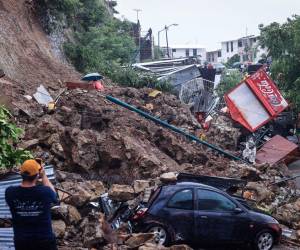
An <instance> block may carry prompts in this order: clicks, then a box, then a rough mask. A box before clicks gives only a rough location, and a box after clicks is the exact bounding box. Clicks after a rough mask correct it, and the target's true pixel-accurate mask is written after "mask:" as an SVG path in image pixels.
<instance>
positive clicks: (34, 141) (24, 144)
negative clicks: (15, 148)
mask: <svg viewBox="0 0 300 250" xmlns="http://www.w3.org/2000/svg"><path fill="white" fill-rule="evenodd" d="M39 142H40V140H39V139H32V140H29V141H24V142H22V143H21V144H20V145H19V147H20V148H23V149H31V148H33V147H35V146H37V145H38V144H39Z"/></svg>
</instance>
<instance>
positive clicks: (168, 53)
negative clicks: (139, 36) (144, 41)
mask: <svg viewBox="0 0 300 250" xmlns="http://www.w3.org/2000/svg"><path fill="white" fill-rule="evenodd" d="M171 26H178V24H177V23H173V24H171V25H168V26H167V25H165V27H164V28H163V29H162V30H160V31H158V33H157V41H158V49H159V50H160V32H163V31H166V42H167V55H168V57H170V51H169V37H168V30H169V28H170V27H171Z"/></svg>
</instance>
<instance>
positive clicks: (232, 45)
mask: <svg viewBox="0 0 300 250" xmlns="http://www.w3.org/2000/svg"><path fill="white" fill-rule="evenodd" d="M231 52H233V42H231Z"/></svg>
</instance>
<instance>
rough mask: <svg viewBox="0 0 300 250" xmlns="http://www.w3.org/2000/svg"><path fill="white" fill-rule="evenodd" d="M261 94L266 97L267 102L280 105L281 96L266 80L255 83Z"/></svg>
mask: <svg viewBox="0 0 300 250" xmlns="http://www.w3.org/2000/svg"><path fill="white" fill-rule="evenodd" d="M257 86H258V87H259V89H260V91H261V92H262V94H263V95H264V96H265V97H266V98H267V99H268V101H269V103H270V104H271V105H272V106H280V105H281V96H280V94H279V93H277V92H276V91H275V90H274V89H273V87H272V86H271V85H270V83H269V82H268V81H266V80H262V81H260V82H259V83H257Z"/></svg>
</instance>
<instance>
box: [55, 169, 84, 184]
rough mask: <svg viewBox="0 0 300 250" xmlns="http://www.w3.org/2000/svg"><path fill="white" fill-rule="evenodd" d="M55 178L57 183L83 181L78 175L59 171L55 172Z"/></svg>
mask: <svg viewBox="0 0 300 250" xmlns="http://www.w3.org/2000/svg"><path fill="white" fill-rule="evenodd" d="M55 176H56V179H57V180H58V181H59V182H63V181H68V180H72V181H83V178H82V177H81V175H80V174H76V173H70V172H65V171H60V170H56V171H55Z"/></svg>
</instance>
